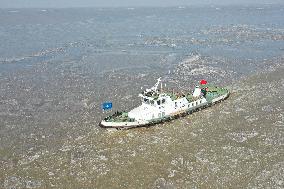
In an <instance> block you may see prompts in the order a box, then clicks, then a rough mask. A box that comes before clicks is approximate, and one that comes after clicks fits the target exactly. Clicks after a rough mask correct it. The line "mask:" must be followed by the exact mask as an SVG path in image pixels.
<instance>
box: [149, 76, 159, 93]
mask: <svg viewBox="0 0 284 189" xmlns="http://www.w3.org/2000/svg"><path fill="white" fill-rule="evenodd" d="M157 80H158V81H157V83H156V84H155V85H154V86H153V87H152V88H151V90H152V91H155V92H156V91H157V89H158V86H159V84H160V82H161V78H160V77H159V78H158V79H157Z"/></svg>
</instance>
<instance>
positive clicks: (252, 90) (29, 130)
mask: <svg viewBox="0 0 284 189" xmlns="http://www.w3.org/2000/svg"><path fill="white" fill-rule="evenodd" d="M283 20H284V7H283V6H272V5H265V6H250V7H241V6H239V7H237V6H235V7H230V6H226V7H213V6H212V7H190V8H177V7H176V8H134V9H127V8H119V9H95V8H89V9H88V8H85V9H83V8H80V9H46V10H41V9H17V10H14V9H13V10H12V9H1V10H0V23H1V25H0V188H209V187H212V188H222V187H224V188H235V187H237V188H283V186H284V180H283V178H284V158H283V152H284V150H283V144H284V141H283V140H284V133H283V132H284V131H283V128H284V111H283V108H284V104H283V102H284V99H283V92H284V78H283V75H284V41H283V40H284V22H283ZM158 77H162V78H163V79H164V80H165V82H166V83H167V86H168V87H172V88H174V89H175V90H186V89H192V88H193V87H194V86H195V84H196V83H197V82H198V81H199V80H201V79H206V80H208V81H209V82H211V83H215V84H218V85H223V86H227V87H228V88H229V89H230V90H231V92H232V95H231V96H230V98H229V99H228V100H226V101H224V102H223V103H221V104H218V105H216V106H213V107H211V108H208V109H206V110H203V111H201V112H197V113H195V114H192V115H190V116H187V117H185V118H182V119H179V120H175V121H172V122H169V123H165V124H161V125H157V126H154V127H150V128H139V129H131V130H126V131H125V130H123V131H109V130H105V129H102V128H100V127H98V123H99V122H100V120H101V119H102V118H104V117H105V116H106V115H108V114H110V113H112V112H109V113H103V112H102V110H101V103H102V102H104V101H112V102H113V105H114V108H113V110H112V111H113V112H114V111H116V110H129V109H131V108H132V107H134V106H137V105H138V104H139V99H138V93H139V92H140V90H141V86H142V87H143V88H146V87H150V86H152V85H153V84H154V83H155V82H156V79H157V78H158Z"/></svg>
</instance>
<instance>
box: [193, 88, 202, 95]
mask: <svg viewBox="0 0 284 189" xmlns="http://www.w3.org/2000/svg"><path fill="white" fill-rule="evenodd" d="M200 95H201V89H200V88H199V86H196V87H195V89H194V92H193V94H192V96H194V97H198V96H200Z"/></svg>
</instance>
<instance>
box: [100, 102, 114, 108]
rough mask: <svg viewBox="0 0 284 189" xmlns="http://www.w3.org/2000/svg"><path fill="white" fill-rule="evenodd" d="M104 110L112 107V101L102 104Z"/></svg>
mask: <svg viewBox="0 0 284 189" xmlns="http://www.w3.org/2000/svg"><path fill="white" fill-rule="evenodd" d="M102 108H103V110H110V109H112V102H104V103H103V105H102Z"/></svg>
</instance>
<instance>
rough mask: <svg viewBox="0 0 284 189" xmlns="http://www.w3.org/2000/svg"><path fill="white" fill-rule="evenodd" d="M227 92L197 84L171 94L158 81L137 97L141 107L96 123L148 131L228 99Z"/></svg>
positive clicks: (159, 80)
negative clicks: (156, 125)
mask: <svg viewBox="0 0 284 189" xmlns="http://www.w3.org/2000/svg"><path fill="white" fill-rule="evenodd" d="M229 95H230V92H229V90H228V89H227V88H223V87H217V86H215V85H212V84H208V83H207V81H206V80H201V81H200V82H199V84H198V85H197V86H195V88H194V89H193V90H190V91H188V92H178V91H177V92H175V91H174V90H163V88H162V82H161V78H159V79H158V81H157V83H156V84H155V85H154V86H153V87H151V88H150V89H146V90H144V91H143V92H141V93H140V94H139V95H138V96H139V98H140V100H141V105H140V106H138V107H136V108H134V109H132V110H130V111H128V112H127V111H116V112H115V113H114V114H112V115H110V116H107V117H106V118H104V119H103V120H102V121H101V122H100V124H99V125H100V126H101V127H104V128H116V129H129V128H135V127H148V126H152V125H155V124H161V123H164V122H168V121H172V120H174V119H178V118H180V117H184V116H187V115H189V114H192V113H193V112H196V111H199V110H202V109H204V108H207V107H210V106H212V105H214V104H216V103H219V102H221V101H223V100H225V99H226V98H228V97H229Z"/></svg>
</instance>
